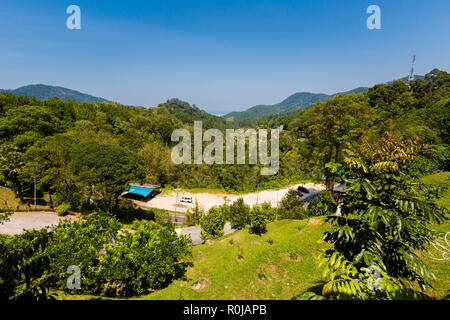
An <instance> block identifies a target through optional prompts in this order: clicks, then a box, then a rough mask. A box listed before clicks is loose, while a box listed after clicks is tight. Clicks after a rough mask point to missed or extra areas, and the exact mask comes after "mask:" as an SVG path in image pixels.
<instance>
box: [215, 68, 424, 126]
mask: <svg viewBox="0 0 450 320" xmlns="http://www.w3.org/2000/svg"><path fill="white" fill-rule="evenodd" d="M415 78H416V79H417V78H420V79H423V78H424V77H423V76H419V75H416V76H415ZM400 80H403V81H405V82H407V81H408V77H404V78H401V79H400ZM390 82H392V81H390ZM390 82H388V83H390ZM368 89H369V88H368V87H358V88H355V89H352V90H349V91H345V92H338V93H335V94H331V95H329V94H325V93H311V92H297V93H294V94H293V95H291V96H289V97H287V98H286V99H284V100H283V101H281V102H280V103H277V104H273V105H265V104H262V105H256V106H254V107H251V108H249V109H247V110H244V111H240V112H239V111H236V112H230V113H228V114H225V115H223V116H222V118H224V119H225V120H227V121H229V122H241V121H246V120H251V119H254V118H258V117H267V116H272V115H277V114H282V113H286V112H289V111H291V110H294V109H299V108H303V107H307V106H310V105H312V104H314V103H316V102H317V101H325V99H326V98H331V97H333V96H335V95H338V94H350V93H361V92H365V91H367V90H368Z"/></svg>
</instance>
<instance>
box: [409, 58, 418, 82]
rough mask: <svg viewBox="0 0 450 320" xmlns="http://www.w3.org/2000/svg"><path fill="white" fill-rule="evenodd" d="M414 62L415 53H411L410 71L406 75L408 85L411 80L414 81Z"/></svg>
mask: <svg viewBox="0 0 450 320" xmlns="http://www.w3.org/2000/svg"><path fill="white" fill-rule="evenodd" d="M415 63H416V55H415V54H414V55H413V58H412V63H411V72H410V73H409V77H408V86H409V87H411V81H414V64H415Z"/></svg>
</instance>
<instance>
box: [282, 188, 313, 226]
mask: <svg viewBox="0 0 450 320" xmlns="http://www.w3.org/2000/svg"><path fill="white" fill-rule="evenodd" d="M303 205H304V203H303V201H302V199H300V197H299V196H298V195H297V193H296V192H295V190H292V189H291V190H289V191H288V193H287V194H286V195H285V196H284V197H283V199H281V201H280V209H279V211H278V213H279V217H280V219H304V218H306V211H305V209H304V208H303Z"/></svg>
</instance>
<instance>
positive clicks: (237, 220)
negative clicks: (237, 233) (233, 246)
mask: <svg viewBox="0 0 450 320" xmlns="http://www.w3.org/2000/svg"><path fill="white" fill-rule="evenodd" d="M229 213H230V223H231V227H232V228H233V229H238V230H240V229H244V228H245V227H246V226H247V225H248V224H249V223H250V206H248V205H246V204H245V203H244V199H242V198H239V199H237V200H236V201H235V202H233V204H232V205H231V206H230V207H229Z"/></svg>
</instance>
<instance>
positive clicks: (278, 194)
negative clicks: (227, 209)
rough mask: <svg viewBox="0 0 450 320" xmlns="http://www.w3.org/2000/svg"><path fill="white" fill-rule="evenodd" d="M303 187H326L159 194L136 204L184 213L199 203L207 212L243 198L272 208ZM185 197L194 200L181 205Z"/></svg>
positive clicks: (317, 189)
mask: <svg viewBox="0 0 450 320" xmlns="http://www.w3.org/2000/svg"><path fill="white" fill-rule="evenodd" d="M299 186H303V187H305V188H307V189H309V190H311V191H312V193H314V194H316V193H318V192H320V191H321V190H323V189H325V186H324V185H322V184H314V183H304V184H296V185H292V186H290V187H287V188H283V189H279V190H266V191H259V192H252V193H247V194H242V195H237V194H226V193H191V192H183V191H179V192H178V194H177V192H175V191H174V192H171V193H168V194H164V195H163V194H159V195H157V196H155V197H154V198H153V199H150V200H148V201H147V202H143V201H137V200H134V202H135V203H136V204H138V205H139V206H142V207H147V208H158V209H166V210H169V211H172V212H179V213H184V212H186V210H187V209H188V208H193V207H194V206H195V202H196V201H197V202H198V204H199V206H200V207H202V208H203V209H205V210H209V208H211V207H212V206H221V205H223V204H224V203H225V199H226V201H227V202H228V203H232V202H234V201H236V200H237V199H238V198H243V199H244V202H245V203H246V204H248V205H250V206H253V205H255V204H261V203H263V202H269V203H270V204H271V205H272V207H274V208H275V207H277V206H278V204H279V202H280V201H281V199H283V197H284V196H285V195H286V193H287V192H288V191H289V190H290V189H294V190H295V189H297V187H299ZM183 196H189V197H191V198H192V203H185V202H183V203H181V202H179V201H178V203H177V199H178V200H180V199H181V197H183Z"/></svg>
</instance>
